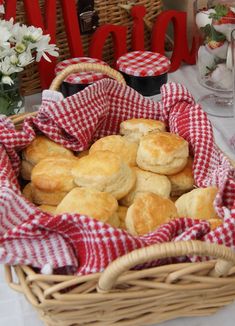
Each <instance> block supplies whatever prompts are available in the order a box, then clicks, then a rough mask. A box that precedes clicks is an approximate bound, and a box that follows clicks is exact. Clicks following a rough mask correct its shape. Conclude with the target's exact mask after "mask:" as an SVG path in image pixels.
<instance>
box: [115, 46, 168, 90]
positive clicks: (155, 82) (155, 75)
mask: <svg viewBox="0 0 235 326" xmlns="http://www.w3.org/2000/svg"><path fill="white" fill-rule="evenodd" d="M170 65H171V62H170V60H169V59H168V58H167V57H165V56H164V55H162V54H160V53H155V52H150V51H133V52H129V53H126V54H125V55H123V56H121V57H120V58H118V60H117V63H116V67H117V69H118V70H119V71H120V72H121V73H122V74H123V76H124V78H125V80H126V83H127V85H129V86H130V87H132V88H133V89H135V90H136V91H137V92H139V93H140V94H142V95H143V96H155V95H158V94H159V93H160V88H161V86H162V85H163V84H165V83H166V82H167V73H168V71H169V69H170Z"/></svg>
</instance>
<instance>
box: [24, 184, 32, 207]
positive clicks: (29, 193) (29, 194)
mask: <svg viewBox="0 0 235 326" xmlns="http://www.w3.org/2000/svg"><path fill="white" fill-rule="evenodd" d="M22 194H23V195H24V197H25V198H27V199H28V200H29V201H30V202H31V203H32V202H33V196H32V184H31V182H29V183H27V185H26V186H25V187H24V188H23V190H22Z"/></svg>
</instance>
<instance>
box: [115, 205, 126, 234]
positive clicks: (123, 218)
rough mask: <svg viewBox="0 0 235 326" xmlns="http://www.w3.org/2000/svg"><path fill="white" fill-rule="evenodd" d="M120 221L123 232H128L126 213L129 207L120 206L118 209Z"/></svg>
mask: <svg viewBox="0 0 235 326" xmlns="http://www.w3.org/2000/svg"><path fill="white" fill-rule="evenodd" d="M117 213H118V217H119V221H120V226H119V227H120V228H121V229H123V230H126V213H127V207H125V206H118V209H117Z"/></svg>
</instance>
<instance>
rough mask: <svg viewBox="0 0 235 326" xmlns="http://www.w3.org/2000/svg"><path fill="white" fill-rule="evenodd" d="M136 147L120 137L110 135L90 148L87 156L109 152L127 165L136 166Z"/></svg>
mask: <svg viewBox="0 0 235 326" xmlns="http://www.w3.org/2000/svg"><path fill="white" fill-rule="evenodd" d="M137 148H138V145H137V144H135V143H133V142H129V141H128V140H127V139H125V138H124V137H122V136H120V135H111V136H107V137H103V138H100V139H99V140H97V141H96V142H95V143H94V144H93V145H92V146H91V148H90V150H89V154H92V153H94V152H97V151H106V150H107V151H110V152H113V153H114V154H117V155H118V156H120V157H121V158H122V160H123V161H124V162H126V163H127V164H128V165H131V166H134V165H136V153H137Z"/></svg>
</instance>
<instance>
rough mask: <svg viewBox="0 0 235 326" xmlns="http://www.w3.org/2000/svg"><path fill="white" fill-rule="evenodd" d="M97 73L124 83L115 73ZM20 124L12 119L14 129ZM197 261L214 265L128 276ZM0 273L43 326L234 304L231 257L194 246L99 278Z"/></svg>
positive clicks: (126, 261) (99, 325)
mask: <svg viewBox="0 0 235 326" xmlns="http://www.w3.org/2000/svg"><path fill="white" fill-rule="evenodd" d="M91 67H92V69H95V68H96V67H94V66H93V65H92V66H89V65H88V66H85V67H84V66H83V65H76V69H77V70H80V71H81V69H82V70H89V69H90V68H91ZM97 69H98V67H97ZM102 69H107V71H105V73H106V74H108V75H110V76H111V77H112V78H114V79H116V80H118V81H119V82H120V83H123V84H124V83H125V82H124V81H123V79H122V76H121V75H120V74H119V73H117V72H115V71H113V70H112V69H109V68H108V67H104V66H103V67H102ZM71 72H73V67H68V68H66V71H64V72H62V73H61V74H60V75H58V76H57V77H56V79H55V80H54V81H53V83H52V85H51V89H52V90H56V89H58V87H59V85H60V83H61V81H62V80H63V79H64V78H65V76H67V74H68V73H71ZM143 103H144V102H143ZM34 114H35V113H34ZM34 114H32V115H34ZM23 119H25V116H18V117H12V120H13V121H14V123H15V124H17V125H18V126H19V128H21V123H22V120H23ZM233 214H234V215H235V209H233ZM198 255H199V256H201V257H203V256H204V257H212V258H214V259H215V260H210V261H204V262H183V263H175V264H169V265H165V266H158V267H152V268H148V269H143V270H131V269H132V268H133V267H135V266H137V265H142V264H144V263H149V262H152V261H154V260H158V259H167V258H170V257H185V256H187V257H191V256H198ZM13 270H14V271H15V273H16V276H17V279H18V283H17V282H16V281H14V277H13ZM5 271H6V279H7V282H8V284H9V285H10V287H11V288H12V289H14V290H16V291H18V292H20V293H23V294H24V295H25V296H26V298H27V299H28V301H29V302H30V303H31V304H32V305H33V306H34V307H35V309H36V310H37V311H38V313H39V315H40V317H41V319H42V320H43V321H44V323H45V325H46V326H57V325H59V326H79V325H96V326H105V325H107V326H108V325H109V326H110V325H120V326H132V325H137V326H138V325H139V326H143V325H151V324H156V323H159V322H162V321H165V320H169V319H174V318H177V317H182V316H205V315H210V314H212V313H214V312H216V311H217V310H218V309H220V308H221V307H223V306H225V305H227V304H229V303H231V302H232V301H234V300H235V253H234V252H233V250H231V249H230V248H228V247H226V246H224V245H219V244H215V243H213V244H212V243H206V242H202V241H195V240H194V241H178V242H171V243H162V244H156V245H151V246H148V247H145V248H140V249H136V250H134V251H132V252H130V253H128V254H126V255H124V256H122V257H119V258H117V259H116V260H114V261H113V262H112V263H111V264H110V265H109V266H108V267H107V268H106V269H105V271H104V272H103V273H94V274H90V275H84V276H73V275H65V271H64V270H61V275H42V274H40V273H39V272H38V271H37V270H36V269H33V268H31V267H29V266H24V265H17V266H9V265H6V266H5ZM63 273H64V274H63Z"/></svg>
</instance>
